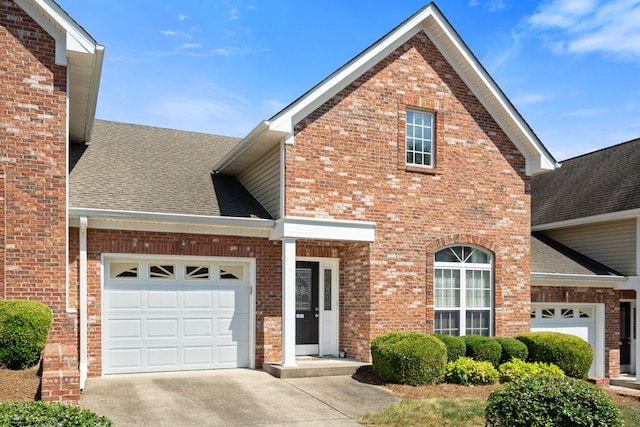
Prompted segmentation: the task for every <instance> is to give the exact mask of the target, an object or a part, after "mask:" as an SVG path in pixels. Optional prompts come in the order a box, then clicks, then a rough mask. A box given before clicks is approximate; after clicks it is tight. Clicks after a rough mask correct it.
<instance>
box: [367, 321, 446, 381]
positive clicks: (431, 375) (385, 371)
mask: <svg viewBox="0 0 640 427" xmlns="http://www.w3.org/2000/svg"><path fill="white" fill-rule="evenodd" d="M371 358H372V360H373V371H374V372H375V373H376V374H377V375H378V376H379V377H380V378H382V379H383V380H384V381H388V382H391V383H396V384H409V385H422V384H428V383H434V382H442V379H443V377H444V368H445V365H446V363H447V347H446V346H445V345H444V343H443V342H442V341H440V340H439V339H437V338H436V337H434V336H433V335H427V334H424V333H421V332H387V333H384V334H381V335H378V336H377V337H375V338H374V339H373V340H372V341H371Z"/></svg>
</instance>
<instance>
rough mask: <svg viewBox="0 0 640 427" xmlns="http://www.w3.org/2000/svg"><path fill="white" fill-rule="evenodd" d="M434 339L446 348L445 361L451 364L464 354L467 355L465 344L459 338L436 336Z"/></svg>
mask: <svg viewBox="0 0 640 427" xmlns="http://www.w3.org/2000/svg"><path fill="white" fill-rule="evenodd" d="M434 337H436V338H438V339H439V340H440V341H442V342H443V343H444V345H446V346H447V361H448V362H453V361H455V360H458V359H459V358H461V357H462V356H464V355H465V354H467V344H466V343H465V342H464V340H463V339H462V338H461V337H454V336H451V335H444V334H436V335H434Z"/></svg>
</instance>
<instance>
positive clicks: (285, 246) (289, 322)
mask: <svg viewBox="0 0 640 427" xmlns="http://www.w3.org/2000/svg"><path fill="white" fill-rule="evenodd" d="M282 366H296V240H295V239H291V238H284V239H282Z"/></svg>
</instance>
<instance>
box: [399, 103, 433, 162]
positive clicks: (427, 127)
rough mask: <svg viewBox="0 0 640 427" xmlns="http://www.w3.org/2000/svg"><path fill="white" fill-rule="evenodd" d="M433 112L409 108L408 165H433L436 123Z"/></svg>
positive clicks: (407, 132)
mask: <svg viewBox="0 0 640 427" xmlns="http://www.w3.org/2000/svg"><path fill="white" fill-rule="evenodd" d="M434 119H435V117H434V114H433V113H429V112H425V111H417V110H407V126H406V133H405V135H406V154H407V157H406V162H407V165H418V166H429V167H433V160H434V159H433V158H434V153H435V151H434V143H433V136H434V132H433V129H434V125H435V120H434Z"/></svg>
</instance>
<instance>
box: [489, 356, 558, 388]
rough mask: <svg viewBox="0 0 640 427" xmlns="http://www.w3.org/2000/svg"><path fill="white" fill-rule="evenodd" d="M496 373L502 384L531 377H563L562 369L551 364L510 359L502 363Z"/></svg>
mask: <svg viewBox="0 0 640 427" xmlns="http://www.w3.org/2000/svg"><path fill="white" fill-rule="evenodd" d="M498 373H499V374H500V381H502V382H503V383H508V382H510V381H515V380H519V379H520V378H524V377H532V376H559V377H562V376H564V372H563V371H562V369H560V368H558V367H557V366H556V365H554V364H553V363H543V362H525V361H524V360H521V359H511V360H510V361H508V362H506V363H503V364H502V365H500V366H499V367H498Z"/></svg>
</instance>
